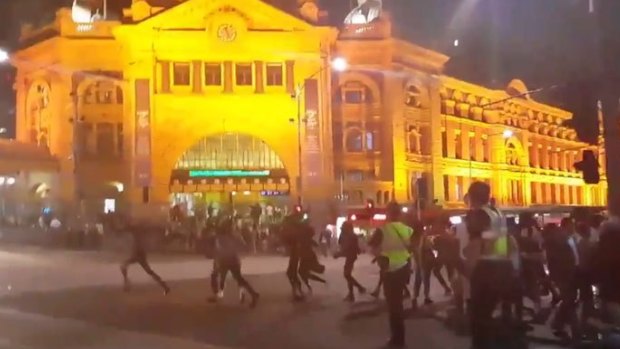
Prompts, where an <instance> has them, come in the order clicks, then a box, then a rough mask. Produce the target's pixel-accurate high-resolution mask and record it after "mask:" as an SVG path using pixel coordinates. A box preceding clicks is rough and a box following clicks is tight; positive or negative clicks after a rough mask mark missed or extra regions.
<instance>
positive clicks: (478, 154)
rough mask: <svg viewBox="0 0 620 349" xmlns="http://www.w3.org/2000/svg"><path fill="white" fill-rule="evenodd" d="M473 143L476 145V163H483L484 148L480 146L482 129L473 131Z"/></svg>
mask: <svg viewBox="0 0 620 349" xmlns="http://www.w3.org/2000/svg"><path fill="white" fill-rule="evenodd" d="M474 143H475V145H476V147H475V153H474V154H475V156H476V161H480V162H481V161H484V147H483V144H482V129H480V128H479V127H476V128H475V129H474Z"/></svg>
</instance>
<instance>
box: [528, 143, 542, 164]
mask: <svg viewBox="0 0 620 349" xmlns="http://www.w3.org/2000/svg"><path fill="white" fill-rule="evenodd" d="M530 142H531V143H532V145H531V148H530V156H531V159H530V164H531V166H532V167H540V159H539V156H538V153H539V152H538V140H537V139H536V137H531V138H530Z"/></svg>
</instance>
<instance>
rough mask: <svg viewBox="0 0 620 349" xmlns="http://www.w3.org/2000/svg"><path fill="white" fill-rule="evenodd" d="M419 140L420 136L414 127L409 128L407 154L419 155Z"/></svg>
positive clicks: (420, 146)
mask: <svg viewBox="0 0 620 349" xmlns="http://www.w3.org/2000/svg"><path fill="white" fill-rule="evenodd" d="M421 138H422V135H421V134H420V131H419V130H418V129H417V128H415V127H411V128H410V129H409V132H407V151H408V152H409V153H413V154H420V153H421V150H422V149H421V148H422V145H421Z"/></svg>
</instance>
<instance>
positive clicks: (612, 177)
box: [590, 0, 620, 216]
mask: <svg viewBox="0 0 620 349" xmlns="http://www.w3.org/2000/svg"><path fill="white" fill-rule="evenodd" d="M618 3H619V1H618V0H596V1H595V0H590V13H593V14H594V15H595V19H596V21H597V25H596V27H595V28H596V29H597V32H596V35H595V37H594V39H595V40H597V44H598V49H599V55H600V56H599V57H598V58H599V62H598V63H599V65H600V70H601V73H602V74H601V76H602V79H601V80H602V81H600V83H601V87H602V89H601V90H602V98H601V102H602V103H601V104H602V112H603V139H604V142H605V155H606V156H605V159H606V164H605V165H606V176H607V185H608V191H607V201H608V209H609V214H610V215H614V216H620V161H618V160H617V159H616V156H618V155H619V154H620V83H619V81H620V71H619V70H618V68H617V67H616V65H617V56H616V53H617V52H618V51H617V50H620V40H618V38H617V35H615V34H616V33H614V30H615V27H616V26H617V20H616V19H615V18H614V15H617V13H618V12H617V11H618V9H620V6H619V4H618ZM615 50H616V52H614V51H615Z"/></svg>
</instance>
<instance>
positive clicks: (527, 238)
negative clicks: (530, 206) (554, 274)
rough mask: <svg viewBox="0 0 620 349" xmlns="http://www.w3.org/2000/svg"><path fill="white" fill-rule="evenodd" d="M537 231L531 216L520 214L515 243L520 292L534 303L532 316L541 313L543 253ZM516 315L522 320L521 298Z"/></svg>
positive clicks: (520, 298)
mask: <svg viewBox="0 0 620 349" xmlns="http://www.w3.org/2000/svg"><path fill="white" fill-rule="evenodd" d="M537 233H538V231H537V229H536V226H535V224H534V221H533V218H532V217H531V215H528V214H522V215H521V216H520V217H519V226H518V235H517V243H518V245H519V252H520V254H521V266H522V267H521V275H520V279H521V281H522V282H521V284H522V288H521V291H522V293H523V295H525V296H527V297H528V298H529V299H531V300H532V302H533V303H534V307H535V309H534V314H535V316H536V315H538V314H539V313H540V311H541V298H540V297H541V296H540V285H541V277H542V275H544V265H543V251H542V246H541V242H540V240H539V239H538V236H537ZM518 298H519V299H518V300H517V301H518V303H517V313H518V318H519V319H520V320H521V319H522V312H523V310H522V309H523V298H522V297H521V296H519V297H518Z"/></svg>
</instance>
